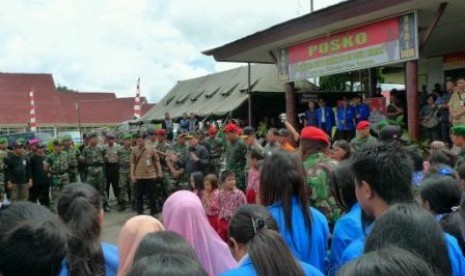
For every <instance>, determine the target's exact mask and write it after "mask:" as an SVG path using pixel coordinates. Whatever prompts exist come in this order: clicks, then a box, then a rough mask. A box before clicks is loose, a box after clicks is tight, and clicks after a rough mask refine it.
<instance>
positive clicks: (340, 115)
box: [337, 106, 355, 130]
mask: <svg viewBox="0 0 465 276" xmlns="http://www.w3.org/2000/svg"><path fill="white" fill-rule="evenodd" d="M342 122H345V125H344V124H342ZM337 128H338V129H339V130H354V129H355V107H353V106H347V107H346V108H345V109H344V107H338V108H337Z"/></svg>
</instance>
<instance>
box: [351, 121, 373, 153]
mask: <svg viewBox="0 0 465 276" xmlns="http://www.w3.org/2000/svg"><path fill="white" fill-rule="evenodd" d="M356 129H357V137H355V138H353V139H352V140H351V141H350V145H351V146H352V148H353V149H354V150H355V152H357V151H359V150H360V149H362V147H364V146H365V145H370V144H375V143H376V142H377V141H378V140H377V139H376V138H375V137H373V136H371V134H370V123H369V122H368V121H361V122H360V123H358V124H357V127H356Z"/></svg>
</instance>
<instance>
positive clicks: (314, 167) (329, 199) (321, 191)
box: [300, 126, 341, 227]
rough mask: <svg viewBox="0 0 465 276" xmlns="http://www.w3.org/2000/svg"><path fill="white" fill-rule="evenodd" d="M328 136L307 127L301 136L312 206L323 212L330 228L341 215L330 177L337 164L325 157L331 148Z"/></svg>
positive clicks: (301, 147)
mask: <svg viewBox="0 0 465 276" xmlns="http://www.w3.org/2000/svg"><path fill="white" fill-rule="evenodd" d="M329 144H330V143H329V138H328V136H327V134H326V133H325V132H324V131H323V130H321V129H319V128H316V127H311V126H310V127H305V128H303V129H302V132H301V134H300V149H301V153H302V160H303V165H304V169H305V172H306V177H307V185H308V192H309V199H310V205H311V206H313V207H315V208H317V209H318V210H319V211H321V212H322V213H323V214H324V215H325V216H326V218H327V219H328V223H329V225H330V227H332V226H334V223H335V222H336V220H337V219H338V218H339V216H340V214H341V208H340V207H339V206H338V205H337V203H336V200H335V199H334V196H333V195H332V193H331V188H330V185H329V177H330V174H331V173H332V172H333V170H334V168H335V167H336V165H337V163H336V162H335V161H333V160H332V159H330V158H329V157H327V156H326V155H325V151H327V150H328V147H329Z"/></svg>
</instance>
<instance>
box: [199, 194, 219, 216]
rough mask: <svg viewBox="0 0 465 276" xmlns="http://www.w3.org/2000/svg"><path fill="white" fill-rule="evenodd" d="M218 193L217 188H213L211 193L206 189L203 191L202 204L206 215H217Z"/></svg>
mask: <svg viewBox="0 0 465 276" xmlns="http://www.w3.org/2000/svg"><path fill="white" fill-rule="evenodd" d="M218 194H219V191H218V189H215V190H213V191H212V192H211V193H207V192H206V191H204V192H203V196H202V205H203V208H204V209H205V213H206V214H207V216H217V215H218V213H219V212H220V207H219V205H218Z"/></svg>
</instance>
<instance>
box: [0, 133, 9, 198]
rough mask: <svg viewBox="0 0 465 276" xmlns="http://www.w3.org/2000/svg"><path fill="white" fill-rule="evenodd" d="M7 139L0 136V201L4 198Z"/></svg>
mask: <svg viewBox="0 0 465 276" xmlns="http://www.w3.org/2000/svg"><path fill="white" fill-rule="evenodd" d="M7 147H8V140H7V139H6V138H5V137H0V202H3V200H5V199H6V188H5V158H7V156H8V151H7Z"/></svg>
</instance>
